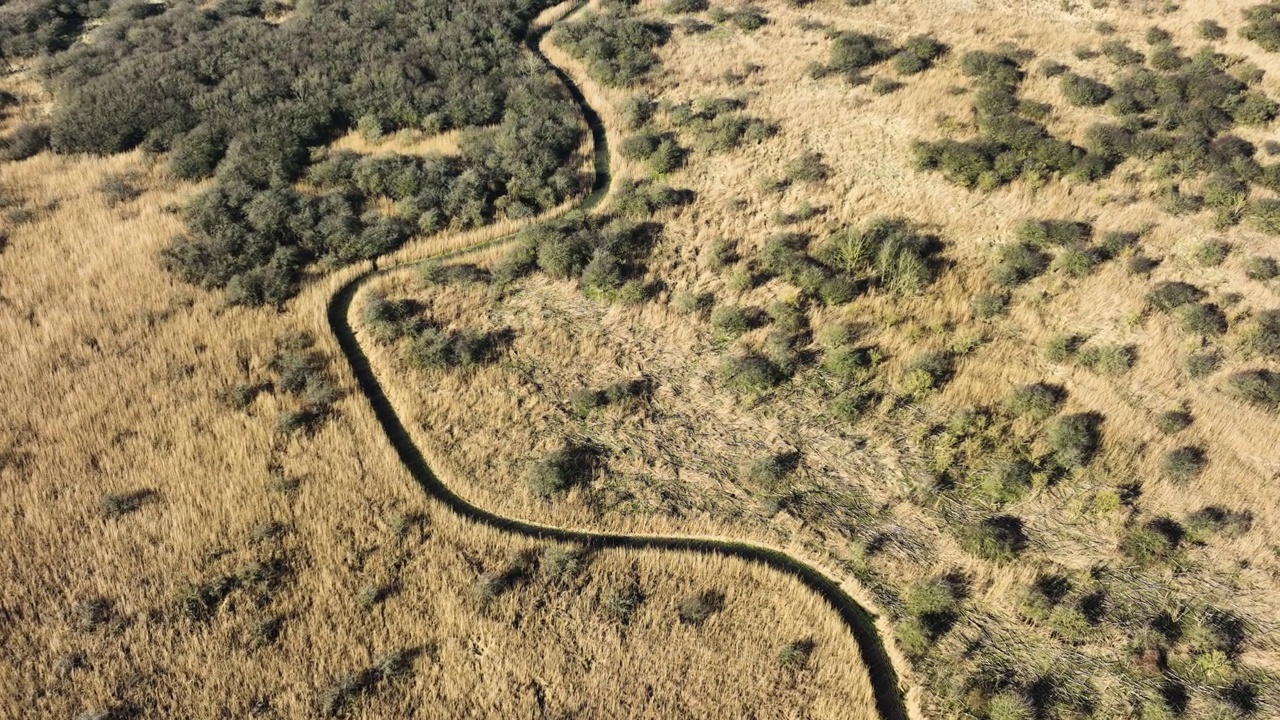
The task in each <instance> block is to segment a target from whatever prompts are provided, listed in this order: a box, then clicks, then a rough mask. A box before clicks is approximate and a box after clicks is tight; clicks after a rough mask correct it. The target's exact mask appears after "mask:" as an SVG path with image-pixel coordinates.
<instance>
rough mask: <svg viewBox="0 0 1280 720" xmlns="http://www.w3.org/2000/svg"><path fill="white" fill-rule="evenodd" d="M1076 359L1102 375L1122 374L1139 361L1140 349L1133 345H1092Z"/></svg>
mask: <svg viewBox="0 0 1280 720" xmlns="http://www.w3.org/2000/svg"><path fill="white" fill-rule="evenodd" d="M1076 359H1077V360H1078V361H1079V362H1080V364H1081V365H1082V366H1083V367H1085V368H1088V369H1089V370H1092V371H1094V372H1096V373H1098V374H1100V375H1122V374H1124V373H1126V372H1128V371H1129V370H1130V369H1131V368H1133V364H1134V363H1135V362H1137V361H1138V351H1137V349H1136V348H1134V347H1133V346H1132V345H1091V346H1089V347H1087V348H1085V349H1084V350H1082V351H1081V352H1080V353H1079V354H1078V355H1077V356H1076Z"/></svg>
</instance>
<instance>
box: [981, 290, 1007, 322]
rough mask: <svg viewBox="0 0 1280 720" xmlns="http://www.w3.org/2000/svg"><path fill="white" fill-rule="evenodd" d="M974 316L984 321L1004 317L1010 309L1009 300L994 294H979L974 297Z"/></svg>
mask: <svg viewBox="0 0 1280 720" xmlns="http://www.w3.org/2000/svg"><path fill="white" fill-rule="evenodd" d="M972 307H973V316H974V317H976V318H980V319H983V320H986V319H990V318H993V317H996V316H997V315H1003V314H1004V313H1005V311H1006V310H1008V307H1009V298H1008V297H1007V296H1005V295H997V294H994V293H979V294H978V295H975V296H974V297H973V303H972Z"/></svg>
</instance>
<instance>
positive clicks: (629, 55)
mask: <svg viewBox="0 0 1280 720" xmlns="http://www.w3.org/2000/svg"><path fill="white" fill-rule="evenodd" d="M669 35H670V28H669V27H668V26H667V25H665V24H663V23H656V22H649V21H642V20H638V19H636V18H633V17H630V16H629V15H627V14H626V13H625V12H624V11H615V12H591V13H588V14H587V15H586V16H585V17H583V18H582V19H581V20H579V21H577V22H571V23H565V24H563V25H561V26H560V27H559V28H558V29H557V30H556V33H555V41H556V44H558V45H559V46H561V47H563V48H564V49H565V50H568V51H569V53H570V54H572V55H573V56H575V57H577V58H578V59H580V60H582V61H583V62H585V63H586V64H587V69H588V71H589V72H590V73H591V76H592V77H594V78H595V79H597V80H599V81H600V82H602V83H604V84H605V85H609V86H612V87H627V86H630V85H634V84H636V83H639V82H641V81H643V80H645V79H647V78H648V77H649V75H650V74H652V73H653V71H654V70H655V69H656V68H657V67H658V64H659V61H658V56H657V55H656V54H655V53H654V49H655V48H658V47H660V46H661V45H663V44H664V43H665V42H666V41H667V38H668V37H669Z"/></svg>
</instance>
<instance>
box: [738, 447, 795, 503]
mask: <svg viewBox="0 0 1280 720" xmlns="http://www.w3.org/2000/svg"><path fill="white" fill-rule="evenodd" d="M795 467H796V458H794V457H791V456H787V455H768V456H766V457H762V458H757V459H756V460H753V461H751V463H750V464H748V465H747V467H746V477H747V481H748V482H750V483H751V485H752V486H753V487H755V488H756V489H758V490H760V491H761V492H764V493H768V494H777V493H780V492H785V491H786V490H787V478H788V477H789V476H790V475H791V473H792V472H794V471H795Z"/></svg>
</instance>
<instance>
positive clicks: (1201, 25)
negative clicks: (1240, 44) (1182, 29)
mask: <svg viewBox="0 0 1280 720" xmlns="http://www.w3.org/2000/svg"><path fill="white" fill-rule="evenodd" d="M1196 35H1198V36H1200V39H1201V40H1221V39H1222V38H1224V37H1226V36H1227V29H1226V28H1224V27H1222V26H1221V25H1219V24H1218V23H1217V22H1216V21H1214V20H1208V19H1205V20H1201V21H1200V22H1198V23H1196Z"/></svg>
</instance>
